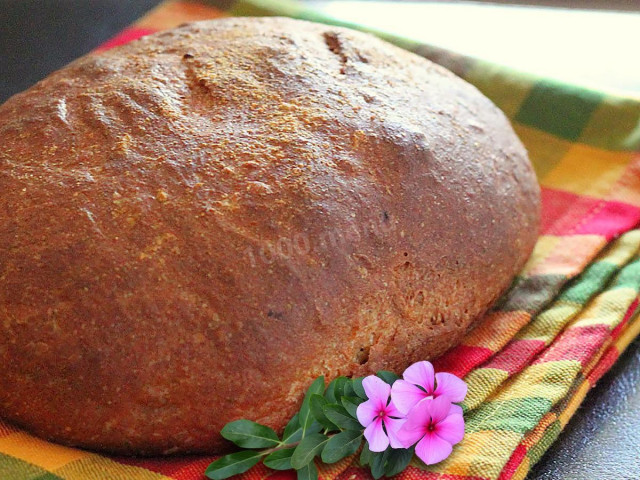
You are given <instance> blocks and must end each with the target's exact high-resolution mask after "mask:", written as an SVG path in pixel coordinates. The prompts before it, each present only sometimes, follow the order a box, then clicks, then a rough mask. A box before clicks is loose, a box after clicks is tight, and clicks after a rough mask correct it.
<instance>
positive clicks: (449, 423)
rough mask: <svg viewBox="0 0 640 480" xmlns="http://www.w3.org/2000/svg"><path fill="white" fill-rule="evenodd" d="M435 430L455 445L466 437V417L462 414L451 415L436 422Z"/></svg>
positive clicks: (442, 437)
mask: <svg viewBox="0 0 640 480" xmlns="http://www.w3.org/2000/svg"><path fill="white" fill-rule="evenodd" d="M434 432H435V434H436V435H438V436H439V437H440V438H441V439H443V440H444V441H446V442H449V443H450V444H451V445H455V444H456V443H458V442H460V441H461V440H462V439H463V437H464V419H463V418H462V416H461V415H457V414H453V415H449V416H448V417H447V418H445V419H444V420H442V421H441V422H438V423H437V424H436V426H435V429H434Z"/></svg>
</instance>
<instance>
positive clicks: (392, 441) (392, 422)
mask: <svg viewBox="0 0 640 480" xmlns="http://www.w3.org/2000/svg"><path fill="white" fill-rule="evenodd" d="M405 422H406V419H404V418H403V419H395V418H385V419H384V427H385V428H386V430H387V436H388V437H389V445H391V448H406V447H405V446H404V442H403V441H402V440H401V439H400V437H398V431H399V430H400V429H401V428H402V426H403V425H404V423H405ZM414 443H415V442H414ZM411 445H413V443H411V444H409V446H411Z"/></svg>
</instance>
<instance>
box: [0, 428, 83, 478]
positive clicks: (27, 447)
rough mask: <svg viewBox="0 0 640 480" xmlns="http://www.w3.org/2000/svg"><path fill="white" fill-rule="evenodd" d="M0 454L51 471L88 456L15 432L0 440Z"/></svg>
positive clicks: (75, 450) (72, 449) (80, 451)
mask: <svg viewBox="0 0 640 480" xmlns="http://www.w3.org/2000/svg"><path fill="white" fill-rule="evenodd" d="M0 452H2V453H5V454H7V455H11V456H12V457H15V458H18V459H20V460H24V461H26V462H29V463H32V464H34V465H37V466H38V467H42V468H44V469H45V470H49V471H53V470H56V469H58V468H60V467H63V466H64V465H67V464H69V463H71V462H74V461H76V460H78V459H81V458H83V457H87V456H89V455H90V454H89V453H87V452H84V451H82V450H77V449H75V448H69V447H63V446H62V445H56V444H55V443H49V442H46V441H44V440H40V439H39V438H36V437H32V436H31V435H28V434H26V433H24V432H17V433H12V434H10V435H7V436H5V437H2V438H0Z"/></svg>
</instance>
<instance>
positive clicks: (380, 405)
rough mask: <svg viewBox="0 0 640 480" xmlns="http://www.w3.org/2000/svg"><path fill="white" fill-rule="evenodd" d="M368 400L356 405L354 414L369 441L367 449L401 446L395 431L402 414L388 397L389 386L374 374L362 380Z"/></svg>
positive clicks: (400, 425) (376, 449) (401, 419)
mask: <svg viewBox="0 0 640 480" xmlns="http://www.w3.org/2000/svg"><path fill="white" fill-rule="evenodd" d="M362 386H363V387H364V391H365V393H366V394H367V398H368V400H367V401H366V402H363V403H361V404H360V405H358V409H357V410H356V415H357V417H358V421H359V422H360V423H361V424H362V426H363V427H365V429H364V437H365V438H366V439H367V442H369V450H371V451H372V452H383V451H384V450H386V449H387V447H388V446H389V445H391V448H402V447H403V445H402V443H401V442H400V441H399V440H398V437H397V435H396V432H397V431H398V430H399V429H400V427H402V424H403V423H404V415H402V414H401V413H400V412H399V411H398V409H397V408H396V406H395V405H394V404H393V401H391V400H390V399H389V394H390V393H391V386H389V384H387V383H385V382H384V381H382V380H381V379H379V378H378V377H376V376H375V375H369V376H368V377H366V378H365V379H364V380H362Z"/></svg>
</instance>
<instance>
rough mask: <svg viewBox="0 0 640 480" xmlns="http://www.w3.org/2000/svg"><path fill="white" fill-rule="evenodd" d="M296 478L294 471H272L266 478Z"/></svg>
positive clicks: (293, 479) (270, 479) (275, 479)
mask: <svg viewBox="0 0 640 480" xmlns="http://www.w3.org/2000/svg"><path fill="white" fill-rule="evenodd" d="M296 477H297V475H296V472H295V471H294V470H284V471H281V472H278V471H274V472H273V474H272V475H269V477H268V478H269V480H295V479H296ZM338 478H339V477H338ZM336 480H337V479H336Z"/></svg>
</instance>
